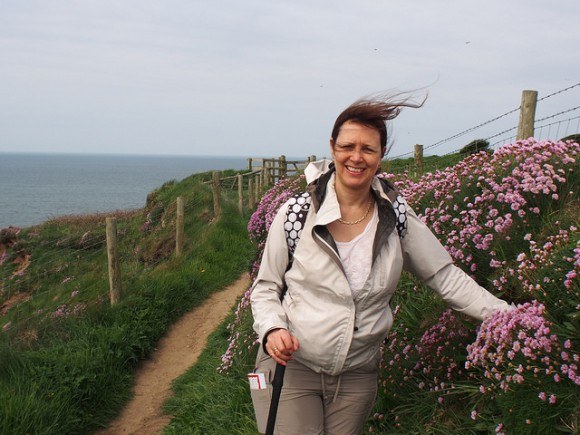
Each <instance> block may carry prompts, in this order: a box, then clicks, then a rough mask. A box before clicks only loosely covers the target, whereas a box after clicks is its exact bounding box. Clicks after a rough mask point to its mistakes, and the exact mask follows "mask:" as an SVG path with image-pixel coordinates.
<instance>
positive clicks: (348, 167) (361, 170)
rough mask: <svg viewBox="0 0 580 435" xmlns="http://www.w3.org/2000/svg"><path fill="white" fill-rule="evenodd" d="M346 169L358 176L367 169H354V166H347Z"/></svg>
mask: <svg viewBox="0 0 580 435" xmlns="http://www.w3.org/2000/svg"><path fill="white" fill-rule="evenodd" d="M346 169H348V170H349V171H350V172H355V173H357V174H360V173H361V172H363V171H364V170H365V168H354V167H352V166H347V167H346Z"/></svg>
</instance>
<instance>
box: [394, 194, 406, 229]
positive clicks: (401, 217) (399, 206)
mask: <svg viewBox="0 0 580 435" xmlns="http://www.w3.org/2000/svg"><path fill="white" fill-rule="evenodd" d="M393 210H394V211H395V217H396V220H395V227H396V228H397V232H398V233H399V237H400V238H401V239H402V238H404V237H405V235H406V234H407V202H406V201H405V199H404V198H403V197H402V196H401V195H397V198H396V199H395V200H394V201H393Z"/></svg>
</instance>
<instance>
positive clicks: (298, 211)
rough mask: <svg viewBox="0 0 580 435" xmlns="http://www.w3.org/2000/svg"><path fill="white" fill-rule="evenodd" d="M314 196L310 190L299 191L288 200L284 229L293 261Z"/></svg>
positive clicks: (290, 257) (289, 253)
mask: <svg viewBox="0 0 580 435" xmlns="http://www.w3.org/2000/svg"><path fill="white" fill-rule="evenodd" d="M311 203H312V198H311V197H310V194H309V193H308V192H303V193H297V194H295V195H294V196H293V197H292V198H290V201H289V202H288V210H286V219H285V220H284V231H285V232H286V243H287V245H288V257H289V259H290V262H292V256H293V255H294V250H295V249H296V245H297V244H298V240H300V235H301V234H302V228H304V222H306V216H308V210H310V204H311Z"/></svg>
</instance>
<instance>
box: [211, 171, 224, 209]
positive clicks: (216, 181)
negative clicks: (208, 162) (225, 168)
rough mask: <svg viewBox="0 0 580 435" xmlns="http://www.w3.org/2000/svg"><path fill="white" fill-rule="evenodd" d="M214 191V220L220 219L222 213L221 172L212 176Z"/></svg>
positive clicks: (215, 172) (216, 172)
mask: <svg viewBox="0 0 580 435" xmlns="http://www.w3.org/2000/svg"><path fill="white" fill-rule="evenodd" d="M212 191H213V214H214V219H216V220H217V219H218V218H219V217H220V215H221V213H222V209H221V205H220V172H219V171H214V172H213V174H212Z"/></svg>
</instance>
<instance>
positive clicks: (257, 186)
mask: <svg viewBox="0 0 580 435" xmlns="http://www.w3.org/2000/svg"><path fill="white" fill-rule="evenodd" d="M253 179H254V200H255V205H257V204H258V203H259V202H260V177H256V176H254V177H253Z"/></svg>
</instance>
